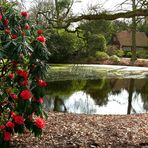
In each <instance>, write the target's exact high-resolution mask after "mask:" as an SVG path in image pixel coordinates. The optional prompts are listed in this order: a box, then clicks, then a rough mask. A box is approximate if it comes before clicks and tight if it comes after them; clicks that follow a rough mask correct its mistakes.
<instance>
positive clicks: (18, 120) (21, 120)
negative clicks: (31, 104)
mask: <svg viewBox="0 0 148 148" xmlns="http://www.w3.org/2000/svg"><path fill="white" fill-rule="evenodd" d="M14 122H15V123H16V124H19V125H22V124H24V117H23V116H15V117H14Z"/></svg>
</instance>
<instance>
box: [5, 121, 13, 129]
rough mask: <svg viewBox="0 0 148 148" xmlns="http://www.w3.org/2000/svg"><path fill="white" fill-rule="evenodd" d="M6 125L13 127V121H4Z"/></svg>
mask: <svg viewBox="0 0 148 148" xmlns="http://www.w3.org/2000/svg"><path fill="white" fill-rule="evenodd" d="M6 126H7V127H10V128H14V123H13V122H11V121H8V122H7V123H6Z"/></svg>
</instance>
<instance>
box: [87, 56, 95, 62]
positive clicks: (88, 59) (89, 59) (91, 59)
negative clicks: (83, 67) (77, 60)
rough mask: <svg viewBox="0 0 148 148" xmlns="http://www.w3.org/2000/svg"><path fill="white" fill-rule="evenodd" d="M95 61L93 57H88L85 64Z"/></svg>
mask: <svg viewBox="0 0 148 148" xmlns="http://www.w3.org/2000/svg"><path fill="white" fill-rule="evenodd" d="M95 60H96V59H95V57H93V56H89V57H88V58H87V62H92V61H95Z"/></svg>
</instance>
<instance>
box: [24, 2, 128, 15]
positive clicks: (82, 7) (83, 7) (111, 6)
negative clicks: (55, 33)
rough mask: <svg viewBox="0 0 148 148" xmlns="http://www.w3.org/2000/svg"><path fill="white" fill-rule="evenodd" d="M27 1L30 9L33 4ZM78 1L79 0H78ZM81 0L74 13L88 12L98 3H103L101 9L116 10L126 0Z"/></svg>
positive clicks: (75, 5)
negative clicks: (89, 8) (88, 9)
mask: <svg viewBox="0 0 148 148" xmlns="http://www.w3.org/2000/svg"><path fill="white" fill-rule="evenodd" d="M24 1H25V6H26V8H27V9H28V8H29V7H30V6H31V3H30V1H31V0H30V1H28V0H24ZM77 1H78V0H77ZM79 1H81V2H77V3H75V4H74V5H73V7H72V8H73V12H74V14H82V13H84V12H86V13H87V8H88V7H90V6H94V5H96V4H98V3H99V4H102V5H103V7H101V9H102V8H103V9H107V10H108V11H116V10H117V9H119V7H117V5H118V4H120V3H122V2H123V1H125V0H79Z"/></svg>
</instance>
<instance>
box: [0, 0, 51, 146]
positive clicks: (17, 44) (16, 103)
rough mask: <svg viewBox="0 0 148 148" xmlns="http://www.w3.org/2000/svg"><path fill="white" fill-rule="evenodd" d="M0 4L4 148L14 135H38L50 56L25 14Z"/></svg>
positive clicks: (0, 109)
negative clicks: (28, 133) (26, 131)
mask: <svg viewBox="0 0 148 148" xmlns="http://www.w3.org/2000/svg"><path fill="white" fill-rule="evenodd" d="M0 3H1V4H0V147H8V146H9V144H10V140H11V136H12V135H13V134H14V133H20V134H21V133H24V131H25V130H26V129H29V130H30V131H31V132H32V133H34V134H35V136H40V135H41V134H42V129H43V128H44V124H45V120H44V118H45V117H47V116H46V113H45V112H44V111H43V100H44V99H43V97H44V92H45V87H46V86H47V83H46V82H45V81H44V79H45V78H46V73H47V67H48V65H47V64H46V63H47V61H48V59H49V56H50V54H49V52H48V51H47V49H46V45H45V42H46V39H45V37H44V36H43V31H42V30H40V29H38V26H37V27H36V26H35V27H34V26H33V25H32V24H31V22H30V20H29V14H28V12H18V11H17V10H16V9H15V8H14V6H13V5H12V4H11V3H9V2H7V1H6V0H2V1H1V2H0Z"/></svg>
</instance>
